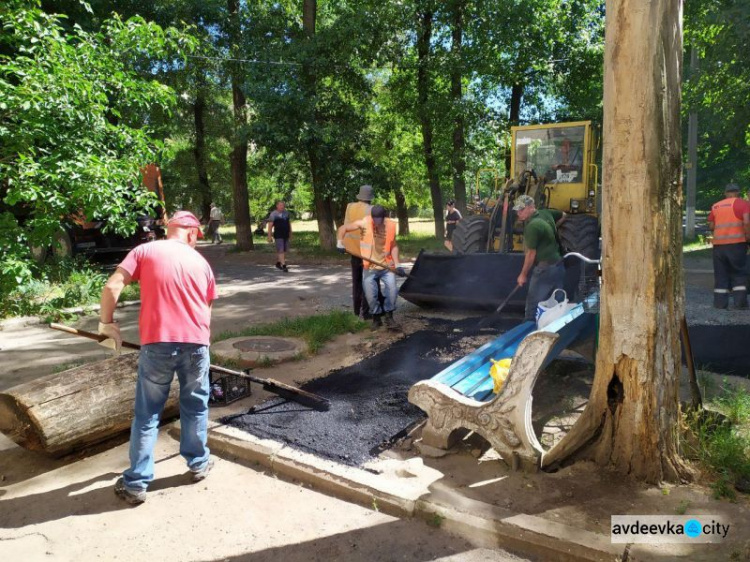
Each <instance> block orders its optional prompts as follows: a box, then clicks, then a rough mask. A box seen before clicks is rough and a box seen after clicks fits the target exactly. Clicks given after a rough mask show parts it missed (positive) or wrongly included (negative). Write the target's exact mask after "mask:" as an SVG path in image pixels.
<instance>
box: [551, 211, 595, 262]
mask: <svg viewBox="0 0 750 562" xmlns="http://www.w3.org/2000/svg"><path fill="white" fill-rule="evenodd" d="M557 232H558V234H559V235H560V242H562V246H563V250H565V252H566V253H567V252H578V253H579V254H583V255H584V256H586V257H587V258H590V259H593V260H597V259H599V256H600V252H601V250H600V248H599V219H597V218H596V217H594V216H592V215H568V216H567V218H566V219H565V222H563V223H562V224H561V225H560V227H559V228H558V229H557Z"/></svg>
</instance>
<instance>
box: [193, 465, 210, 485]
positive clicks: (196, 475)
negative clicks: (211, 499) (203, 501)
mask: <svg viewBox="0 0 750 562" xmlns="http://www.w3.org/2000/svg"><path fill="white" fill-rule="evenodd" d="M213 467H214V459H208V462H207V463H206V466H205V467H204V468H203V469H202V470H196V471H195V472H193V482H202V481H203V480H205V479H206V477H207V476H208V473H209V472H211V469H212V468H213Z"/></svg>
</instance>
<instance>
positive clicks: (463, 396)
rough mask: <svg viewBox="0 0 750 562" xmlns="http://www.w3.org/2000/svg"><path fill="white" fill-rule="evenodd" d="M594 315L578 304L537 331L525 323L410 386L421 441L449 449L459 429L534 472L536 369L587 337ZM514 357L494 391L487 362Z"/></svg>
mask: <svg viewBox="0 0 750 562" xmlns="http://www.w3.org/2000/svg"><path fill="white" fill-rule="evenodd" d="M595 329H596V316H595V315H594V314H590V313H587V312H585V310H584V306H583V304H578V305H576V306H575V307H573V308H572V309H571V310H570V311H568V313H567V314H565V315H564V316H562V317H561V318H558V319H557V320H555V321H554V322H552V323H551V324H549V325H548V326H547V327H545V328H544V329H542V330H538V329H536V325H535V323H533V322H524V323H522V324H520V325H519V326H516V327H515V328H513V329H512V330H510V331H508V332H506V333H505V334H503V335H501V336H500V337H498V338H497V339H495V340H493V341H491V342H489V343H487V344H485V345H483V346H482V347H480V348H479V349H477V350H476V351H474V352H473V353H471V354H470V355H467V356H466V357H464V358H463V359H460V360H459V361H457V362H455V363H453V364H452V365H450V366H449V367H447V368H446V369H444V370H443V371H441V372H440V373H438V374H437V375H435V376H434V377H432V378H431V379H429V380H426V381H421V382H418V383H417V384H415V385H414V386H413V387H412V388H411V389H410V390H409V402H411V403H412V404H414V405H416V406H418V407H419V408H421V409H422V410H424V411H425V412H426V413H427V415H428V419H427V423H426V425H425V427H424V430H423V432H422V443H423V444H425V445H428V446H430V447H435V448H438V449H449V448H450V447H451V446H452V445H453V444H454V443H455V440H456V439H457V438H458V437H459V435H458V433H459V431H458V430H461V429H463V430H470V431H474V432H476V433H477V434H479V435H481V436H482V437H484V438H485V439H486V440H487V441H489V443H490V444H491V445H492V447H493V448H494V449H495V450H496V451H497V452H498V453H500V455H501V456H502V457H503V459H504V460H505V461H506V462H507V463H508V464H509V465H510V466H511V467H512V468H513V469H517V468H519V467H522V468H524V469H526V470H537V469H538V467H539V466H540V461H541V457H542V455H543V454H544V450H543V449H542V447H541V445H540V444H539V441H538V439H537V438H536V435H535V434H534V430H533V428H532V425H531V404H532V391H533V389H534V384H535V383H536V380H537V377H538V376H539V373H540V372H541V371H542V370H543V369H544V368H545V367H546V366H547V365H548V364H549V363H550V362H551V361H552V360H553V359H554V358H555V357H557V356H558V355H559V354H560V353H561V352H562V351H563V350H564V349H566V348H568V347H570V346H572V345H573V344H576V343H577V342H582V341H585V340H587V339H590V338H591V336H593V334H594V332H595ZM509 357H512V358H513V361H512V363H511V366H510V370H509V372H508V377H507V378H506V380H505V383H504V384H503V387H502V388H501V390H500V392H499V393H498V394H493V392H492V390H493V386H494V384H493V380H492V377H491V376H490V368H491V367H492V362H491V361H490V359H495V360H500V359H507V358H509Z"/></svg>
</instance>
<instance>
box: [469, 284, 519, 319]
mask: <svg viewBox="0 0 750 562" xmlns="http://www.w3.org/2000/svg"><path fill="white" fill-rule="evenodd" d="M520 288H521V285H516V286H515V287H513V290H512V291H511V292H510V293H508V296H507V297H505V300H504V301H503V302H501V303H500V306H498V307H497V308H496V309H495V312H493V313H492V314H490V315H489V316H486V317H485V318H483V319H482V320H481V321H480V322H479V324H477V327H478V328H479V329H480V330H481V329H482V328H486V327H487V326H489V325H490V324H492V323H493V322H494V321H495V320H497V319H498V317H499V316H500V313H501V312H502V311H503V309H504V308H505V305H507V304H508V303H509V302H510V299H512V298H513V295H515V294H516V293H517V292H518V289H520Z"/></svg>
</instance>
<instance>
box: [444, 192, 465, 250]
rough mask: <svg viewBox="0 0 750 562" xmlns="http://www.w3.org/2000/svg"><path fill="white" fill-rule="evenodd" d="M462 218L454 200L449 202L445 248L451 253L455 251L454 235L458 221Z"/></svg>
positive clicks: (446, 216) (446, 217)
mask: <svg viewBox="0 0 750 562" xmlns="http://www.w3.org/2000/svg"><path fill="white" fill-rule="evenodd" d="M462 218H463V217H462V216H461V211H459V210H458V209H456V202H455V201H454V200H453V199H451V200H450V201H448V205H447V209H446V215H445V247H446V248H448V251H449V252H452V251H453V233H454V232H455V230H456V225H458V221H460V220H461V219H462Z"/></svg>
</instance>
